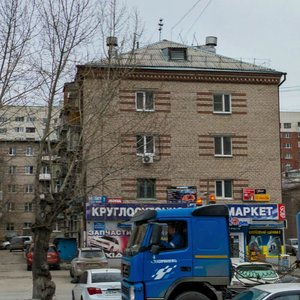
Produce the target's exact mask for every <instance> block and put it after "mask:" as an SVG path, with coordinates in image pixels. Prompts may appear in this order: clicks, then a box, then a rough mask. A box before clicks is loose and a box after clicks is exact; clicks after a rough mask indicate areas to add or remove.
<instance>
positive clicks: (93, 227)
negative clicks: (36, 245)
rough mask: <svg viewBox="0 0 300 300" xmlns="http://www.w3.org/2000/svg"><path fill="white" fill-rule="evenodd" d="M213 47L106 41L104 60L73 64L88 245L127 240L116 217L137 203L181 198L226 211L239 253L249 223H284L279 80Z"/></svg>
mask: <svg viewBox="0 0 300 300" xmlns="http://www.w3.org/2000/svg"><path fill="white" fill-rule="evenodd" d="M216 41H217V39H216V38H215V37H208V38H207V39H206V44H205V45H203V46H197V47H195V46H193V47H191V46H187V45H183V44H180V43H175V42H172V41H167V40H162V41H159V42H157V43H154V44H151V45H147V46H146V47H142V48H138V49H135V51H131V52H129V53H125V54H124V53H119V54H118V49H117V47H116V45H117V39H116V38H114V37H110V38H108V46H109V58H108V59H107V60H103V61H99V62H98V63H90V64H89V63H87V64H85V65H80V66H77V75H76V78H75V81H74V85H73V87H74V86H76V87H77V96H78V99H77V102H76V103H77V107H78V111H80V114H81V116H82V119H81V120H82V121H81V126H82V129H81V130H82V137H83V144H82V145H83V149H82V155H83V162H84V166H85V174H86V187H85V188H86V192H87V197H86V202H87V203H86V214H85V221H86V225H85V226H86V227H85V231H86V235H87V244H88V245H92V244H94V243H95V241H97V239H98V237H99V236H103V235H111V236H115V237H116V238H117V239H118V242H119V246H118V249H119V248H122V247H121V245H124V244H126V239H127V238H128V236H129V235H130V233H128V231H126V228H125V229H124V230H123V227H122V226H123V225H122V223H121V221H122V220H125V219H128V218H129V217H130V216H132V215H133V214H134V212H136V211H138V210H140V209H144V208H147V207H152V208H156V209H169V208H172V207H173V206H172V205H186V204H187V202H186V201H185V197H184V195H186V194H187V195H188V196H189V197H191V198H193V199H196V198H199V197H201V198H202V199H203V203H208V202H209V201H210V200H211V199H213V201H214V202H216V203H225V204H227V205H228V206H229V207H230V212H231V221H230V222H231V225H232V226H237V228H236V229H237V230H236V231H235V233H233V239H234V240H235V241H236V243H237V245H238V248H239V249H240V250H241V251H243V253H246V248H245V247H246V246H245V245H246V244H247V242H249V241H250V239H251V232H250V231H249V230H248V229H249V228H250V225H251V224H252V223H254V222H256V221H257V220H258V219H260V221H261V222H260V225H261V226H262V228H265V227H264V226H265V225H266V222H267V223H268V222H269V221H270V220H272V221H274V222H275V223H276V222H279V220H281V221H282V219H283V218H284V216H283V214H281V215H280V216H279V213H280V212H279V211H280V208H279V206H280V202H281V165H280V132H279V126H278V124H279V93H278V90H279V85H280V84H281V82H282V80H283V75H285V74H284V73H282V72H278V71H275V70H273V69H268V68H265V67H261V66H257V65H253V64H249V63H246V62H243V61H239V60H235V59H232V58H228V57H224V56H222V55H220V54H218V53H217V51H216ZM66 92H67V91H66ZM67 102H68V101H67ZM178 195H179V196H180V197H179V198H178V197H177V196H178ZM181 196H182V197H181ZM189 197H187V199H188V198H189ZM257 211H261V212H264V213H258V214H256V212H257ZM247 212H249V213H248V214H247ZM266 212H268V213H270V215H268V216H267V215H266ZM252 213H253V214H252ZM268 213H267V214H268ZM255 214H256V215H255ZM249 220H251V221H249ZM252 221H253V222H252ZM258 221H259V220H258ZM250 223H251V224H250ZM241 224H242V225H243V226H244V225H245V226H246V227H247V226H248V227H247V229H245V228H246V227H243V226H242V225H241ZM269 225H270V224H268V226H269ZM251 226H252V225H251ZM270 226H272V225H270ZM282 226H283V225H282V223H280V225H279V227H280V228H281V229H280V230H279V231H278V234H279V235H280V239H281V241H282V240H283V233H282ZM119 235H120V236H119ZM267 238H269V237H268V234H267V235H266V236H265V237H264V240H267ZM282 242H283V241H282ZM265 243H267V242H265ZM111 255H112V254H111V253H108V256H109V257H111Z"/></svg>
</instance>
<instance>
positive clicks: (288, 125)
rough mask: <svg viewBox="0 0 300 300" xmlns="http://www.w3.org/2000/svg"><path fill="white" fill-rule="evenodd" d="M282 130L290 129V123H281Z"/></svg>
mask: <svg viewBox="0 0 300 300" xmlns="http://www.w3.org/2000/svg"><path fill="white" fill-rule="evenodd" d="M283 128H285V129H289V128H292V123H283Z"/></svg>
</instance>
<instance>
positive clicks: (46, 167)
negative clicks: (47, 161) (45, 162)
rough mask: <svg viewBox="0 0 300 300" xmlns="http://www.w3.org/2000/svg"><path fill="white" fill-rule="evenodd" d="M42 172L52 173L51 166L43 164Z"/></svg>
mask: <svg viewBox="0 0 300 300" xmlns="http://www.w3.org/2000/svg"><path fill="white" fill-rule="evenodd" d="M41 173H42V174H50V167H49V166H43V167H42V172H41Z"/></svg>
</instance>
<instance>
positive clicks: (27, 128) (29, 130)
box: [26, 127, 35, 133]
mask: <svg viewBox="0 0 300 300" xmlns="http://www.w3.org/2000/svg"><path fill="white" fill-rule="evenodd" d="M34 132H35V128H34V127H26V133H34Z"/></svg>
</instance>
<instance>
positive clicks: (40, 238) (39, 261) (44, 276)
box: [32, 227, 56, 300]
mask: <svg viewBox="0 0 300 300" xmlns="http://www.w3.org/2000/svg"><path fill="white" fill-rule="evenodd" d="M50 234H51V231H50V230H49V229H47V228H45V227H38V228H35V229H34V254H33V255H34V259H33V263H32V280H33V289H32V298H33V299H38V300H52V299H53V296H54V294H55V288H56V287H55V283H54V282H53V281H52V276H51V273H50V271H49V266H48V264H47V251H48V247H49V240H50Z"/></svg>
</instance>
